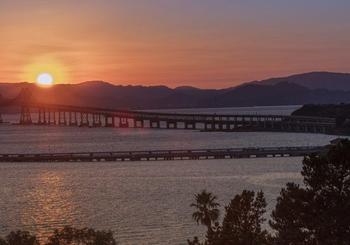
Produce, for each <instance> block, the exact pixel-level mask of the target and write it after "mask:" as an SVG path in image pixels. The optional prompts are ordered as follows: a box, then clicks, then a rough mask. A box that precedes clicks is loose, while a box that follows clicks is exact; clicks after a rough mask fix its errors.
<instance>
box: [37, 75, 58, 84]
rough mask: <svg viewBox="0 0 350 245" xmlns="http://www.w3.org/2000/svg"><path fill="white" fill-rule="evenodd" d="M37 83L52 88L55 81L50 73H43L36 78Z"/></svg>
mask: <svg viewBox="0 0 350 245" xmlns="http://www.w3.org/2000/svg"><path fill="white" fill-rule="evenodd" d="M36 82H37V84H39V85H41V86H51V85H52V84H53V83H54V79H53V77H52V75H51V74H50V73H41V74H39V76H38V77H37V78H36Z"/></svg>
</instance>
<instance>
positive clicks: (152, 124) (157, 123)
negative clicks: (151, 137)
mask: <svg viewBox="0 0 350 245" xmlns="http://www.w3.org/2000/svg"><path fill="white" fill-rule="evenodd" d="M149 123H150V128H160V121H158V120H156V121H150V122H149Z"/></svg>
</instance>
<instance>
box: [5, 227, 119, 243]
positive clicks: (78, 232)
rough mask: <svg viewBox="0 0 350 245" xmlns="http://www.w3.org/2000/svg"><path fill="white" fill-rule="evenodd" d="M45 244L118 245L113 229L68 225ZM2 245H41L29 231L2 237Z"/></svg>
mask: <svg viewBox="0 0 350 245" xmlns="http://www.w3.org/2000/svg"><path fill="white" fill-rule="evenodd" d="M44 244H45V245H69V244H71V245H116V244H117V243H116V240H115V239H114V237H113V232H111V231H98V230H94V229H88V228H83V229H77V228H73V227H70V226H66V227H64V228H63V229H59V230H58V229H57V230H55V231H54V233H53V234H52V235H51V236H49V238H48V240H47V242H46V243H44ZM0 245H40V242H39V240H38V238H37V237H36V236H35V235H32V234H30V233H29V232H27V231H16V232H11V233H10V234H8V235H7V236H6V237H4V238H1V237H0Z"/></svg>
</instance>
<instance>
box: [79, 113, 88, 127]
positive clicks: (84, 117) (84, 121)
mask: <svg viewBox="0 0 350 245" xmlns="http://www.w3.org/2000/svg"><path fill="white" fill-rule="evenodd" d="M79 126H80V127H89V126H90V122H89V114H88V113H86V112H80V125H79Z"/></svg>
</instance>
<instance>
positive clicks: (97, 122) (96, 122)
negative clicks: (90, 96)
mask: <svg viewBox="0 0 350 245" xmlns="http://www.w3.org/2000/svg"><path fill="white" fill-rule="evenodd" d="M92 119H93V122H92V125H93V126H94V127H101V126H102V122H101V114H92Z"/></svg>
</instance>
